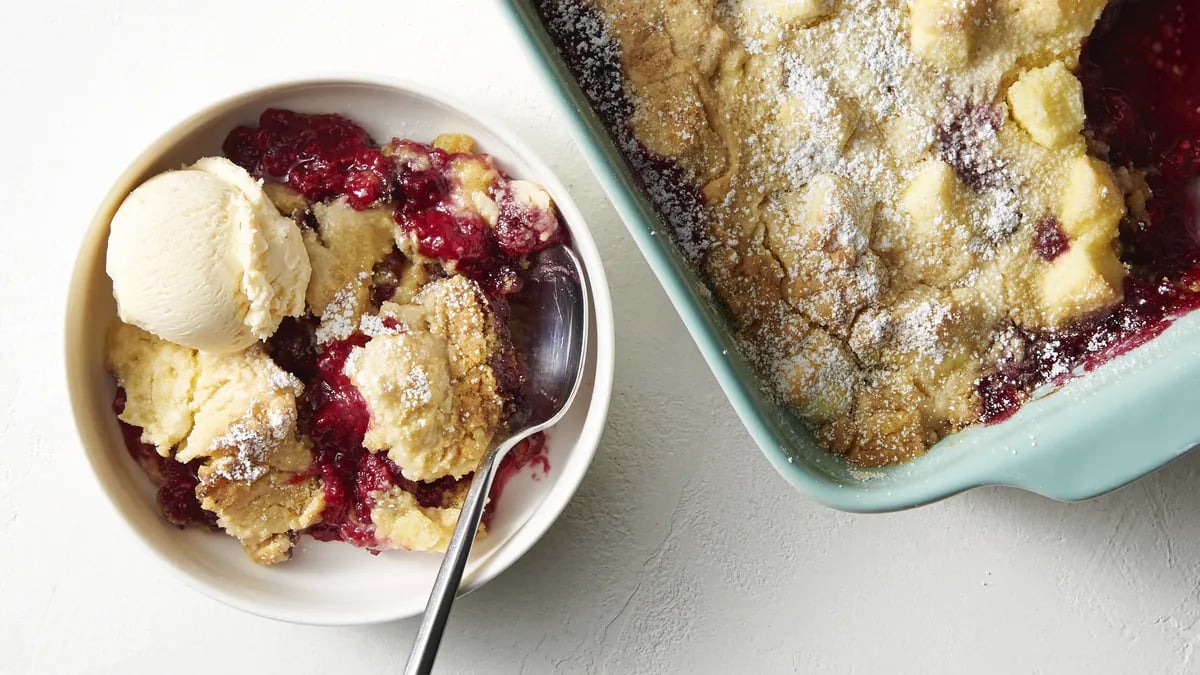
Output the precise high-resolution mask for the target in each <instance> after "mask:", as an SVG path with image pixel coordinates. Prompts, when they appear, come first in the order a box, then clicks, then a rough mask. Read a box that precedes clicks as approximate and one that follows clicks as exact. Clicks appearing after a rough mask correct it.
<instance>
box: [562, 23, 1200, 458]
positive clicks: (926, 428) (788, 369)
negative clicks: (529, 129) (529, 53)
mask: <svg viewBox="0 0 1200 675" xmlns="http://www.w3.org/2000/svg"><path fill="white" fill-rule="evenodd" d="M539 6H540V9H541V11H542V14H543V18H544V20H545V23H546V25H547V28H548V30H549V31H550V33H551V35H552V37H553V38H554V39H555V41H556V43H557V44H558V46H559V49H560V52H561V53H562V54H563V56H564V59H565V60H566V61H567V63H568V65H569V66H570V68H571V69H572V71H573V73H574V74H575V76H576V79H577V80H578V82H579V83H580V85H581V86H582V88H583V89H584V92H585V93H586V94H587V96H588V97H589V98H590V99H591V101H592V102H593V105H594V108H595V110H596V112H597V113H598V114H599V115H600V116H601V118H602V119H603V120H604V121H605V122H606V123H607V124H608V126H609V128H610V130H611V132H612V134H613V137H614V139H615V141H616V142H617V144H618V146H619V147H620V149H621V150H622V152H623V154H624V155H625V156H626V157H627V158H628V160H629V162H630V165H631V168H632V169H633V171H634V173H635V174H636V176H637V178H638V179H639V180H640V181H641V183H642V184H643V186H644V188H645V192H646V194H647V196H648V198H649V199H650V200H651V202H652V203H653V204H654V205H655V207H656V208H657V209H658V211H659V212H660V215H661V216H662V218H663V220H664V222H665V223H666V224H667V225H669V227H668V229H669V230H670V231H671V233H672V234H673V238H674V240H675V241H676V243H677V244H678V246H679V249H680V251H681V252H682V253H683V254H684V256H685V257H687V258H688V259H689V260H690V261H691V262H692V263H694V264H695V265H696V266H697V267H698V268H699V269H700V270H701V271H702V273H703V275H704V277H705V278H706V280H707V281H708V283H709V284H710V286H711V287H712V289H713V290H714V291H715V294H716V296H717V297H718V298H719V299H720V301H721V304H722V305H723V306H724V307H725V308H727V310H728V316H729V319H730V321H731V322H732V325H733V327H734V328H735V329H736V333H737V335H738V336H739V338H740V339H741V341H742V344H743V347H744V349H743V351H744V353H745V355H746V356H747V357H748V358H749V360H750V361H751V362H752V363H753V364H754V365H755V366H756V368H757V369H758V371H759V372H760V373H761V375H762V377H763V379H764V381H765V383H766V385H767V386H768V387H769V389H770V390H771V391H772V392H774V393H775V394H776V395H778V396H779V397H780V398H782V399H784V400H785V401H786V402H788V403H790V404H791V405H792V406H793V407H794V408H795V409H796V410H797V411H798V412H799V413H800V414H801V416H802V417H803V418H804V419H805V420H807V421H808V422H809V423H810V424H811V426H812V427H813V429H814V430H815V432H816V435H817V437H818V439H819V441H820V442H821V444H822V445H823V446H824V447H826V448H828V449H829V450H830V451H832V452H835V453H839V454H841V455H844V456H845V457H846V458H848V459H849V460H850V461H852V462H855V463H859V464H864V465H883V464H890V463H896V462H901V461H905V460H908V459H911V458H913V457H916V456H918V455H920V454H922V453H924V452H925V451H926V450H927V449H928V448H929V447H930V446H931V445H933V444H934V443H936V442H937V441H938V440H939V439H941V438H943V437H945V436H946V435H948V434H950V433H952V432H954V431H956V430H958V429H961V428H963V427H964V426H967V425H970V424H974V423H977V422H989V421H997V420H1001V419H1004V418H1006V417H1007V416H1009V415H1011V414H1012V413H1013V412H1014V411H1015V410H1016V409H1017V408H1018V407H1019V406H1020V405H1021V404H1022V403H1023V402H1024V401H1026V400H1028V399H1029V397H1030V396H1031V395H1032V393H1033V392H1034V391H1035V390H1037V389H1039V388H1041V387H1043V386H1044V385H1053V384H1057V383H1061V382H1062V381H1063V380H1064V379H1065V378H1067V377H1069V376H1070V375H1071V374H1072V373H1076V372H1079V371H1080V370H1081V369H1088V368H1091V367H1093V366H1095V365H1096V364H1098V363H1100V362H1102V361H1104V360H1106V359H1108V358H1111V357H1113V356H1114V355H1116V354H1119V353H1121V352H1122V351H1125V350H1128V349H1130V348H1132V347H1133V346H1136V345H1137V344H1140V343H1141V342H1144V341H1145V340H1147V339H1149V338H1151V337H1153V336H1154V335H1156V334H1158V333H1159V332H1161V331H1162V330H1163V328H1165V327H1166V325H1168V323H1169V322H1170V320H1171V319H1172V318H1174V317H1176V316H1178V315H1179V314H1181V313H1183V312H1185V311H1187V310H1189V309H1191V308H1193V307H1195V306H1197V305H1200V294H1198V291H1200V274H1198V272H1200V244H1198V243H1197V234H1196V230H1197V226H1198V223H1197V216H1196V212H1197V210H1200V207H1198V206H1197V203H1196V202H1197V199H1198V198H1197V188H1196V177H1197V176H1198V175H1200V47H1198V46H1197V45H1200V10H1198V8H1197V7H1196V6H1195V5H1194V3H1190V2H1184V1H1183V0H1145V1H1143V2H1111V3H1110V2H1106V1H1105V0H720V1H716V0H586V1H585V0H541V2H540V3H539Z"/></svg>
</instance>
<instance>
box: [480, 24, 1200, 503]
mask: <svg viewBox="0 0 1200 675" xmlns="http://www.w3.org/2000/svg"><path fill="white" fill-rule="evenodd" d="M504 4H505V5H506V7H507V10H508V13H509V16H510V18H511V20H512V23H513V25H514V27H515V31H516V32H517V33H518V34H520V35H521V36H523V38H524V41H525V42H526V45H527V47H528V51H529V53H530V56H531V58H533V59H534V60H535V61H537V63H538V65H539V67H540V69H541V72H542V73H543V75H544V78H545V80H546V82H547V84H548V87H549V89H550V90H551V92H552V93H553V96H554V98H555V100H556V103H557V105H558V109H559V112H560V113H561V115H562V117H563V118H564V119H565V120H566V122H567V123H568V124H569V125H570V126H571V129H572V131H573V132H574V137H575V140H576V141H577V143H578V144H579V147H580V150H581V151H582V153H583V155H584V158H585V159H586V161H587V162H588V164H589V165H590V166H591V168H592V171H593V172H594V173H595V174H596V177H597V178H598V179H599V181H600V183H601V184H602V185H603V187H604V189H605V191H606V193H607V194H608V196H609V198H610V199H611V200H612V202H613V205H614V206H615V207H616V209H617V212H618V213H619V214H620V216H621V218H622V219H623V220H624V222H625V225H626V226H627V227H628V229H629V232H630V234H631V235H632V236H633V239H634V241H635V242H636V244H637V246H638V248H639V249H641V252H642V254H643V255H644V256H645V258H646V261H647V262H648V263H649V264H650V267H651V268H652V269H653V271H654V273H655V275H656V276H657V277H658V279H659V281H660V282H661V283H662V285H663V288H664V289H665V290H666V292H667V295H668V296H669V297H670V299H671V302H672V303H673V304H674V305H675V308H676V309H677V310H678V311H679V315H680V317H681V318H682V319H683V322H684V324H685V325H686V326H687V328H688V330H689V331H690V332H691V334H692V337H693V338H694V339H695V341H696V344H697V346H699V348H700V352H701V353H702V354H703V356H704V359H705V360H706V361H707V362H708V365H709V367H710V368H712V371H713V374H714V375H716V378H717V381H718V382H719V383H720V385H721V387H722V389H724V391H725V393H726V395H727V396H728V397H729V400H730V402H731V403H732V404H733V407H734V409H735V410H736V411H737V414H738V415H739V416H740V417H741V419H742V421H743V422H744V423H745V425H746V428H747V429H748V430H749V431H750V435H751V436H752V437H753V438H754V440H755V441H756V442H757V443H758V445H759V447H760V448H762V451H763V454H765V455H766V457H767V459H768V460H770V462H771V464H772V465H773V466H774V467H775V468H776V469H777V470H778V471H779V473H780V474H782V475H783V476H784V478H786V479H787V480H788V481H789V482H790V483H791V484H792V485H794V486H795V487H796V489H798V490H799V491H800V492H802V493H804V494H806V495H808V496H809V497H811V498H812V499H815V500H817V501H818V502H821V503H822V504H825V505H828V506H831V507H833V508H837V509H842V510H845V511H855V512H884V511H895V510H900V509H905V508H910V507H914V506H919V505H922V504H927V503H929V502H933V501H936V500H939V499H943V498H945V497H948V496H951V495H954V494H957V493H959V492H962V491H964V490H967V489H970V488H973V487H979V486H983V485H1009V486H1014V487H1019V488H1023V489H1026V490H1030V491H1033V492H1036V493H1039V494H1042V495H1045V496H1048V497H1052V498H1055V499H1060V500H1070V501H1073V500H1082V499H1088V498H1091V497H1095V496H1097V495H1100V494H1103V493H1105V492H1108V491H1110V490H1113V489H1115V488H1117V487H1119V486H1121V485H1124V484H1126V483H1128V482H1130V481H1132V480H1134V479H1136V478H1138V477H1140V476H1143V475H1145V474H1147V473H1149V472H1151V471H1154V470H1155V469H1157V468H1159V467H1161V466H1163V465H1165V464H1167V463H1168V462H1170V461H1171V460H1173V459H1175V458H1177V457H1179V456H1180V455H1181V454H1183V453H1184V452H1186V451H1187V450H1189V449H1190V448H1192V447H1193V446H1194V445H1196V444H1198V443H1200V411H1198V410H1197V409H1196V408H1197V404H1198V403H1200V313H1197V312H1193V313H1191V314H1188V315H1186V316H1184V317H1182V318H1180V319H1178V320H1177V321H1176V322H1175V323H1174V324H1173V325H1172V326H1170V327H1169V328H1168V329H1167V330H1166V331H1165V332H1164V333H1163V334H1162V335H1160V336H1159V337H1158V338H1156V339H1154V340H1152V341H1151V342H1149V343H1148V344H1146V345H1143V346H1141V347H1139V348H1136V349H1134V350H1132V351H1130V352H1128V353H1126V354H1124V355H1122V356H1119V357H1117V358H1116V359H1113V360H1112V361H1110V362H1108V363H1106V364H1104V365H1103V366H1100V367H1099V368H1097V369H1096V370H1094V371H1092V372H1089V373H1087V374H1086V375H1083V376H1081V377H1077V378H1075V379H1073V380H1071V381H1069V382H1067V383H1066V384H1065V385H1063V386H1062V387H1059V388H1057V389H1053V390H1050V391H1044V392H1039V394H1040V395H1039V396H1037V397H1036V398H1035V399H1034V400H1033V401H1031V402H1029V403H1027V404H1026V405H1025V406H1024V407H1022V408H1021V409H1020V410H1019V411H1018V412H1017V414H1016V415H1014V416H1012V417H1011V418H1009V419H1008V420H1006V421H1004V422H1002V423H999V424H994V425H990V426H982V425H976V426H974V427H970V428H968V429H966V430H964V431H961V432H959V433H957V434H954V435H952V436H950V437H948V438H946V439H944V440H943V441H942V442H940V443H938V444H937V445H936V446H934V447H933V448H932V449H931V450H930V451H929V453H928V454H926V455H925V456H924V457H921V458H919V459H917V460H914V461H912V462H909V463H907V464H903V465H900V466H895V467H890V468H885V469H862V468H858V467H855V466H853V465H850V464H848V463H846V462H844V461H841V460H840V459H839V458H837V457H835V456H832V455H829V454H828V453H826V452H824V451H822V450H821V449H820V448H819V447H818V446H817V444H816V442H815V440H814V438H813V436H812V434H811V433H810V432H809V431H808V429H807V428H806V427H805V425H804V424H803V423H802V422H801V420H800V419H799V418H798V417H797V416H796V415H794V414H793V413H792V411H791V410H789V409H788V408H787V407H786V406H781V405H779V404H777V403H775V402H774V401H772V400H771V398H770V397H768V396H766V395H765V394H764V393H763V392H762V391H761V390H760V385H759V382H758V378H757V376H756V375H755V374H754V372H753V371H752V369H751V368H750V366H749V364H748V363H747V362H746V361H745V360H744V359H743V358H742V357H741V355H740V353H739V351H738V350H737V348H736V346H735V343H734V339H733V336H732V333H731V331H730V329H729V327H728V325H727V323H726V320H725V318H724V316H723V314H722V311H721V309H720V308H719V307H718V306H717V304H716V301H715V300H714V298H713V297H712V296H711V294H710V292H709V291H708V289H707V287H706V286H705V284H704V282H703V280H702V279H701V278H700V277H699V276H698V274H697V273H696V271H695V270H694V269H692V268H691V267H690V266H689V265H688V264H687V263H686V262H684V259H683V257H682V255H681V253H680V252H679V250H678V249H677V247H676V246H675V244H674V242H673V241H672V240H671V238H670V236H669V235H668V234H667V228H665V227H663V226H662V224H661V222H660V221H659V219H658V216H657V214H656V213H655V211H654V209H653V208H652V207H651V206H650V204H649V202H648V201H647V200H646V199H645V198H644V197H643V195H642V194H641V191H640V189H639V188H638V184H637V182H636V180H635V179H634V177H633V175H632V173H631V172H630V170H629V168H628V166H627V164H626V162H625V159H624V158H623V157H622V156H621V154H620V153H619V152H618V150H617V149H616V147H615V146H614V144H613V143H612V141H611V140H610V137H609V135H608V132H607V131H606V130H605V128H604V125H603V124H602V122H601V121H600V119H599V118H598V117H597V115H596V114H595V113H594V112H593V111H592V109H591V107H590V105H589V103H588V100H587V98H586V97H585V96H584V94H583V92H582V90H581V89H580V88H579V87H578V86H577V85H576V84H575V82H574V79H573V78H572V76H571V74H570V72H569V71H568V70H567V67H566V65H565V64H564V63H563V61H562V60H561V58H560V57H559V55H558V52H557V50H556V48H555V46H554V44H553V43H552V42H551V40H550V37H549V35H548V34H547V33H546V31H545V30H544V28H543V26H542V24H541V20H540V17H539V15H538V12H537V10H536V8H535V6H534V3H533V2H532V1H531V0H507V1H506V2H505V3H504Z"/></svg>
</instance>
